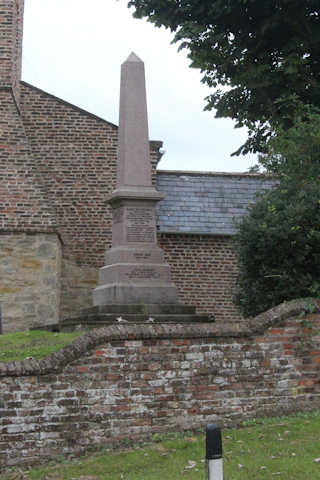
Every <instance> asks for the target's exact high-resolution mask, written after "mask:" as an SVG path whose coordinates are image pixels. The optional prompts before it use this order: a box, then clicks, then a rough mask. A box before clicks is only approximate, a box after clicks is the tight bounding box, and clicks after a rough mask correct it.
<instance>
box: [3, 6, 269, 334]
mask: <svg viewBox="0 0 320 480" xmlns="http://www.w3.org/2000/svg"><path fill="white" fill-rule="evenodd" d="M23 9H24V0H0V99H1V101H0V110H1V112H0V308H1V312H2V325H3V331H4V333H7V332H10V331H17V330H25V329H27V328H29V327H33V326H37V325H43V324H50V323H57V322H58V321H59V319H62V318H65V317H67V316H70V315H74V314H75V313H76V312H77V311H78V310H80V309H82V308H88V307H90V306H91V305H92V290H93V289H94V288H95V287H96V285H97V279H98V270H99V268H100V267H101V266H103V264H104V253H105V251H106V250H108V248H109V247H110V245H111V211H110V206H109V205H108V204H107V202H106V200H107V198H108V197H109V196H110V194H111V192H112V191H113V190H114V189H115V182H116V161H117V142H118V138H117V130H118V128H117V126H116V125H114V124H112V123H110V122H108V121H106V120H104V119H102V118H99V117H97V116H95V115H93V114H91V113H88V112H86V111H84V110H82V109H80V108H78V107H77V106H75V105H71V104H70V103H68V102H66V101H64V100H63V99H60V98H56V97H54V96H53V95H50V94H49V93H46V92H44V91H42V90H40V89H39V88H37V87H35V86H32V85H29V84H27V83H25V82H23V81H21V61H22V35H23ZM161 146H162V142H160V141H150V162H151V165H152V171H153V181H154V184H155V186H156V188H157V189H158V190H159V191H160V192H162V193H164V194H165V199H164V200H163V201H161V202H160V203H159V207H158V222H157V231H158V233H157V234H158V242H159V245H160V246H161V248H162V249H163V250H164V252H165V257H166V261H167V262H168V263H169V265H170V268H171V275H172V280H173V282H174V283H175V285H176V287H177V289H178V297H179V301H180V302H181V303H183V304H186V305H190V304H191V305H196V307H197V311H198V312H199V313H206V314H209V315H211V316H214V317H215V318H216V319H217V320H219V321H228V320H231V319H238V318H239V319H240V316H239V314H238V312H237V309H236V307H235V306H234V305H233V303H232V296H233V292H234V285H235V279H236V276H237V259H236V254H235V251H234V248H233V236H234V234H235V222H236V220H237V219H239V218H241V216H242V215H243V214H245V211H246V208H247V206H248V203H250V202H252V201H254V196H255V193H256V192H257V191H261V190H263V189H268V188H271V187H272V185H273V184H274V181H272V179H270V178H267V177H263V176H257V175H250V174H238V173H235V174H231V173H230V174H229V173H228V174H226V173H203V172H182V171H178V172H177V171H161V170H156V166H157V163H158V162H159V160H160V158H161V153H160V151H161Z"/></svg>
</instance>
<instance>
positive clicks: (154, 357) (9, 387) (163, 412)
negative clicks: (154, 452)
mask: <svg viewBox="0 0 320 480" xmlns="http://www.w3.org/2000/svg"><path fill="white" fill-rule="evenodd" d="M311 304H313V305H314V308H313V313H312V314H310V313H308V311H309V305H311ZM319 311H320V302H319V300H312V301H311V300H309V301H306V300H303V301H292V302H288V303H287V304H283V305H281V306H279V307H276V308H274V309H272V310H270V311H268V312H266V313H265V314H262V315H259V316H258V317H256V318H255V319H254V320H252V321H250V322H243V323H242V324H239V323H234V324H232V323H231V324H229V325H226V324H225V325H220V326H217V325H214V324H198V325H194V326H192V325H163V324H162V325H161V324H159V325H114V326H109V327H105V328H102V329H99V330H95V331H93V332H92V333H90V334H88V335H85V336H83V337H81V338H79V339H77V340H76V341H74V343H73V344H72V345H69V346H68V347H65V348H63V349H62V350H61V351H60V352H56V353H55V354H52V355H51V356H50V357H48V358H47V359H45V360H41V361H35V360H25V361H23V362H13V363H12V364H1V363H0V414H1V417H0V418H1V420H0V465H1V464H2V465H3V466H4V465H14V464H21V463H30V462H33V461H37V460H40V459H42V460H43V459H45V458H52V457H55V456H57V455H59V454H68V453H80V452H83V451H85V449H86V448H87V447H88V446H93V445H100V444H105V443H108V442H112V443H115V442H117V441H120V440H121V439H124V438H127V437H130V438H131V439H134V438H137V439H142V438H145V437H146V436H149V435H151V434H153V433H155V432H162V431H170V430H175V431H177V430H183V429H192V428H199V427H204V425H205V424H206V423H208V422H211V421H218V422H220V423H222V424H224V425H228V424H233V423H237V422H238V421H240V419H245V418H252V417H256V416H257V415H267V414H273V415H275V414H282V413H284V412H288V411H294V410H303V409H311V408H317V407H319V406H320V376H319V363H320V314H319ZM301 313H302V314H304V313H306V315H305V316H303V315H301ZM306 325H308V328H307V327H306Z"/></svg>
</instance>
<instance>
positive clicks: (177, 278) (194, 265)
mask: <svg viewBox="0 0 320 480" xmlns="http://www.w3.org/2000/svg"><path fill="white" fill-rule="evenodd" d="M158 239H159V243H160V246H161V247H162V248H163V250H164V251H165V256H166V260H167V262H168V263H169V264H170V267H171V275H172V279H173V282H174V283H175V284H176V286H177V288H178V294H179V301H180V302H181V303H184V304H187V305H196V306H197V311H198V312H199V313H209V314H212V315H214V316H215V318H216V320H225V321H230V320H236V319H238V320H239V318H240V317H239V313H238V311H237V309H236V307H235V306H234V305H233V303H232V296H233V293H234V286H235V281H236V277H237V257H236V254H235V251H234V247H233V240H232V237H217V236H212V235H186V234H184V235H180V234H158Z"/></svg>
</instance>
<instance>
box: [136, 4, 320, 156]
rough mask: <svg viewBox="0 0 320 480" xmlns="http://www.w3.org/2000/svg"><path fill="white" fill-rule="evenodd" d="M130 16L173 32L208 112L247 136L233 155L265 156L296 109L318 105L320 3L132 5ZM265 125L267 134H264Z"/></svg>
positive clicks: (319, 81)
mask: <svg viewBox="0 0 320 480" xmlns="http://www.w3.org/2000/svg"><path fill="white" fill-rule="evenodd" d="M129 6H131V7H134V8H135V13H134V15H135V16H136V17H140V18H141V17H147V18H148V20H149V21H151V22H153V23H154V24H155V25H156V26H165V27H167V28H170V29H171V30H172V31H173V32H175V40H174V41H176V42H180V48H187V49H188V56H189V58H190V59H191V66H192V67H195V68H199V69H200V70H201V72H202V73H203V82H204V83H205V84H207V85H208V86H209V87H212V88H213V89H216V87H217V86H218V85H219V86H223V87H227V88H223V89H221V88H220V87H219V88H218V89H217V90H214V91H213V93H212V95H210V96H209V97H207V99H206V100H207V106H206V109H208V110H211V109H213V108H215V109H216V117H217V118H219V117H230V118H232V119H234V120H235V121H236V126H238V127H241V126H246V127H247V128H248V129H249V137H248V140H247V142H246V143H245V144H244V145H243V146H242V147H240V148H239V150H238V151H237V152H235V153H247V152H249V151H251V152H254V151H260V152H264V151H265V143H266V140H267V139H268V138H269V136H270V133H271V131H272V129H273V128H275V127H279V126H280V127H282V128H288V127H291V126H292V117H293V116H294V112H295V111H296V109H297V105H298V106H301V105H315V106H320V61H319V58H320V2H319V0H211V1H207V0H130V1H129ZM270 126H271V129H270Z"/></svg>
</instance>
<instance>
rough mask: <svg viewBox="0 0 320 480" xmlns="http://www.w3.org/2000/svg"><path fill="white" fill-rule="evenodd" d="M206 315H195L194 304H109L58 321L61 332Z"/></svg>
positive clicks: (197, 319)
mask: <svg viewBox="0 0 320 480" xmlns="http://www.w3.org/2000/svg"><path fill="white" fill-rule="evenodd" d="M209 321H210V319H209V317H208V316H206V315H197V314H196V311H195V307H193V306H189V305H179V304H161V305H160V304H131V305H129V304H122V305H121V304H110V305H101V306H95V307H91V308H88V309H86V310H82V311H81V312H80V313H79V314H78V315H77V316H75V317H71V318H66V319H64V320H62V321H61V322H60V324H59V330H60V331H72V330H76V329H85V330H88V329H92V328H99V327H103V326H104V325H109V324H115V323H116V324H118V323H119V324H121V323H148V324H152V323H175V324H176V323H194V322H196V323H206V322H209Z"/></svg>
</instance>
